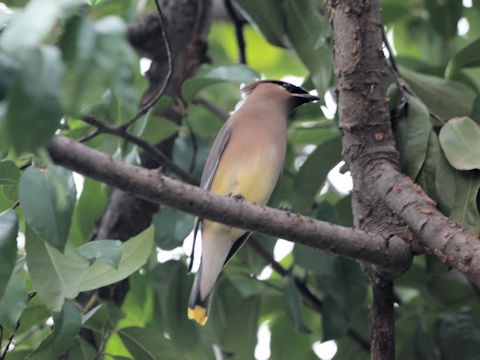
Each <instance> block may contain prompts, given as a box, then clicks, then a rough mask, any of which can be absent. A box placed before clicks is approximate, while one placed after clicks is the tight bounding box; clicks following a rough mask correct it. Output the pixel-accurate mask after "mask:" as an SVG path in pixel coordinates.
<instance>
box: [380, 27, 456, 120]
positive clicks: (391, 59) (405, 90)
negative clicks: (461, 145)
mask: <svg viewBox="0 0 480 360" xmlns="http://www.w3.org/2000/svg"><path fill="white" fill-rule="evenodd" d="M382 40H383V43H384V44H385V47H386V48H387V51H388V59H386V58H385V64H386V65H387V68H388V69H389V70H390V72H391V73H392V75H393V76H394V78H395V81H396V83H397V84H398V86H399V87H400V91H401V92H402V94H403V96H404V97H405V99H406V100H408V99H409V98H410V97H412V96H413V97H415V98H418V99H419V97H418V95H417V94H415V92H414V91H413V90H412V88H411V87H410V86H409V85H408V84H407V83H406V82H405V79H404V78H403V77H402V75H401V74H400V71H399V70H398V66H397V62H396V61H395V56H394V54H393V51H392V48H391V47H390V43H389V42H388V39H387V36H386V35H385V28H384V27H383V26H382ZM428 112H429V114H430V116H431V117H432V118H433V119H435V120H436V121H438V122H439V123H440V124H446V123H447V122H446V121H445V120H444V119H443V118H442V117H441V116H440V115H438V114H436V113H434V112H433V111H431V110H430V109H428Z"/></svg>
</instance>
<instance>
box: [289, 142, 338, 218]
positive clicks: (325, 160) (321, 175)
mask: <svg viewBox="0 0 480 360" xmlns="http://www.w3.org/2000/svg"><path fill="white" fill-rule="evenodd" d="M341 152H342V142H341V139H340V137H338V136H337V137H335V138H332V139H329V140H327V141H325V142H323V143H321V144H320V145H318V146H317V147H316V149H315V150H314V151H313V152H312V153H311V154H310V155H309V156H308V158H307V160H305V162H304V163H303V165H302V166H301V167H300V170H299V172H298V175H297V176H296V178H295V185H294V189H295V190H294V194H293V208H294V210H295V211H297V212H300V213H303V212H306V211H308V210H309V209H310V208H311V205H312V203H313V201H314V200H315V195H316V194H317V193H318V192H319V191H320V189H321V187H322V185H323V184H324V182H325V180H326V178H327V175H328V172H329V171H330V170H331V169H332V168H333V167H334V166H335V165H337V164H338V163H339V162H340V160H341V159H342V156H341Z"/></svg>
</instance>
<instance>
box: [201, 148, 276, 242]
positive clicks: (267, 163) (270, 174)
mask: <svg viewBox="0 0 480 360" xmlns="http://www.w3.org/2000/svg"><path fill="white" fill-rule="evenodd" d="M274 156H276V154H275V149H272V150H271V151H270V152H266V153H264V154H261V155H258V154H255V156H250V157H249V158H248V159H245V158H243V159H230V162H228V160H229V159H228V157H227V158H222V160H221V162H220V164H219V166H218V168H217V171H216V173H215V177H214V179H213V182H212V185H211V187H210V191H212V192H214V193H216V194H220V195H231V196H235V195H238V194H241V195H242V196H243V197H244V201H248V202H252V203H257V204H266V203H267V201H268V199H269V198H270V195H271V194H272V192H273V189H274V187H275V184H276V182H277V179H278V175H279V173H280V169H276V168H274V167H273V166H272V164H273V163H274V161H273V158H274ZM203 231H204V232H207V233H208V232H209V231H214V232H217V231H223V232H230V233H231V236H232V238H234V239H236V238H238V237H240V236H241V235H242V234H243V233H244V232H245V231H244V230H241V229H236V228H232V227H230V226H226V225H221V224H218V223H212V222H210V221H204V225H203Z"/></svg>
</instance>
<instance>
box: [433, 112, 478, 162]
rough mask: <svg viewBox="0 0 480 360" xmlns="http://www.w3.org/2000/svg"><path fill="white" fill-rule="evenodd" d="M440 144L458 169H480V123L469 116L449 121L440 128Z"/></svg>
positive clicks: (449, 160)
mask: <svg viewBox="0 0 480 360" xmlns="http://www.w3.org/2000/svg"><path fill="white" fill-rule="evenodd" d="M439 139H440V145H441V146H442V150H443V152H444V153H445V156H446V157H447V159H448V162H449V163H450V164H451V165H452V166H453V167H454V168H456V169H458V170H472V169H480V141H479V139H480V125H478V124H477V123H475V122H474V121H473V120H472V119H470V118H468V117H461V118H455V119H451V120H450V121H448V122H447V123H446V124H445V125H444V126H443V127H442V129H441V130H440V136H439Z"/></svg>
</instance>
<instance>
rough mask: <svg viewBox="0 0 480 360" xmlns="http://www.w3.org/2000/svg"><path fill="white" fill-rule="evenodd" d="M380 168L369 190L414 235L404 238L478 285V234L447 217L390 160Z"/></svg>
mask: <svg viewBox="0 0 480 360" xmlns="http://www.w3.org/2000/svg"><path fill="white" fill-rule="evenodd" d="M379 171H380V173H381V174H382V175H381V176H380V177H379V178H378V179H377V181H376V183H375V186H374V187H373V189H372V191H375V192H376V195H377V196H378V197H379V198H381V199H383V201H384V202H385V203H386V205H387V206H388V207H389V208H390V209H391V211H393V212H394V213H396V214H397V215H398V216H399V217H400V218H401V219H403V220H404V221H405V223H406V224H407V225H408V226H409V227H410V229H411V230H412V231H413V232H414V233H415V234H416V235H417V236H416V237H409V238H407V241H409V243H410V244H411V245H412V247H417V248H418V246H420V247H422V248H423V249H424V250H425V251H426V252H428V253H431V254H434V255H436V256H437V257H438V258H440V260H442V261H443V262H445V263H446V264H448V265H449V266H451V267H454V268H456V269H458V270H460V271H461V272H463V273H464V274H465V275H466V276H467V277H468V279H469V280H470V281H472V282H473V283H474V284H475V285H476V286H480V256H479V253H480V241H479V240H478V235H477V234H475V233H474V232H473V231H471V230H465V229H464V228H463V227H462V226H461V225H460V224H458V223H457V222H454V221H451V220H449V219H448V218H447V217H446V216H445V215H443V214H442V213H441V212H440V211H438V209H437V208H436V207H435V205H436V204H435V202H434V201H433V200H431V199H430V198H429V197H428V196H427V195H426V194H425V193H424V192H423V190H422V189H421V188H420V186H418V185H417V184H414V183H413V181H412V180H411V179H410V178H408V177H407V176H405V175H404V174H402V173H400V172H399V171H398V170H397V169H395V168H393V167H392V166H391V165H390V164H383V165H382V166H381V167H380V168H379Z"/></svg>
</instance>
